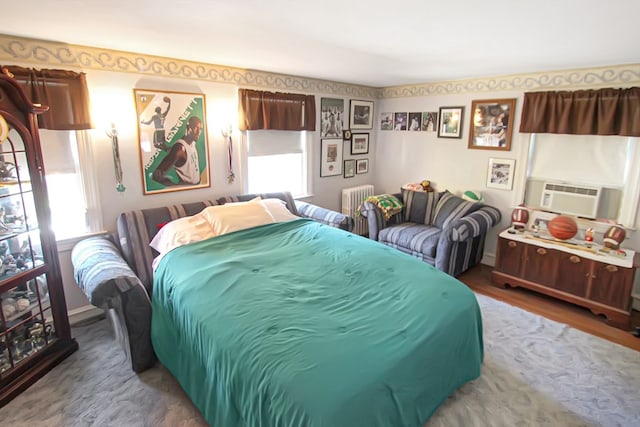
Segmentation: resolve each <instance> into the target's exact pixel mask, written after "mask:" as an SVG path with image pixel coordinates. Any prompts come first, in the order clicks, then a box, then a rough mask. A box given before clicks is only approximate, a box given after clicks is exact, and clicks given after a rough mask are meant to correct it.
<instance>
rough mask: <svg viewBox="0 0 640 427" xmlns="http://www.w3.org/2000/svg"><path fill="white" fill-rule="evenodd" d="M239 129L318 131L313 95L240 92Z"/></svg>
mask: <svg viewBox="0 0 640 427" xmlns="http://www.w3.org/2000/svg"><path fill="white" fill-rule="evenodd" d="M238 98H239V100H238V113H239V125H238V126H239V129H240V130H259V129H273V130H310V131H314V130H316V101H315V97H314V96H313V95H301V94H296V93H279V92H276V93H273V92H263V91H258V90H250V89H239V90H238Z"/></svg>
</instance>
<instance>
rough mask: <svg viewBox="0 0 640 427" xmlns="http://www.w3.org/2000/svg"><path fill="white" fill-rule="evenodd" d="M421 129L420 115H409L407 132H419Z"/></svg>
mask: <svg viewBox="0 0 640 427" xmlns="http://www.w3.org/2000/svg"><path fill="white" fill-rule="evenodd" d="M421 129H422V113H409V130H411V131H419V130H421Z"/></svg>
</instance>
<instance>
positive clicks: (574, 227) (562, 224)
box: [547, 215, 578, 240]
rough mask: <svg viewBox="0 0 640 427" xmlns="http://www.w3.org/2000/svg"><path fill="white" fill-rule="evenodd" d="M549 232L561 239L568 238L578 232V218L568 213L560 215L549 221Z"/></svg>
mask: <svg viewBox="0 0 640 427" xmlns="http://www.w3.org/2000/svg"><path fill="white" fill-rule="evenodd" d="M547 229H548V230H549V234H551V235H552V236H553V237H555V238H556V239H559V240H568V239H570V238H572V237H573V236H575V235H576V233H577V232H578V224H576V220H575V219H573V218H571V217H570V216H566V215H558V216H557V217H555V218H553V219H552V220H551V221H549V225H548V226H547Z"/></svg>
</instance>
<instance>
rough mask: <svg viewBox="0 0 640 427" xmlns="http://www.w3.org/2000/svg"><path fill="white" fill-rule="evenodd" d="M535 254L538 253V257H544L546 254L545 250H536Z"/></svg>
mask: <svg viewBox="0 0 640 427" xmlns="http://www.w3.org/2000/svg"><path fill="white" fill-rule="evenodd" d="M536 252H538V255H546V254H547V250H546V249H545V248H538V250H537V251H536Z"/></svg>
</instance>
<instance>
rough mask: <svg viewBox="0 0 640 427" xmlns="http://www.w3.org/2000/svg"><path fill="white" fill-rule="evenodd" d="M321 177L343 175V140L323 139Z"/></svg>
mask: <svg viewBox="0 0 640 427" xmlns="http://www.w3.org/2000/svg"><path fill="white" fill-rule="evenodd" d="M321 145H322V154H321V156H320V176H321V177H325V176H334V175H342V138H340V139H323V140H322V143H321Z"/></svg>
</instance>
